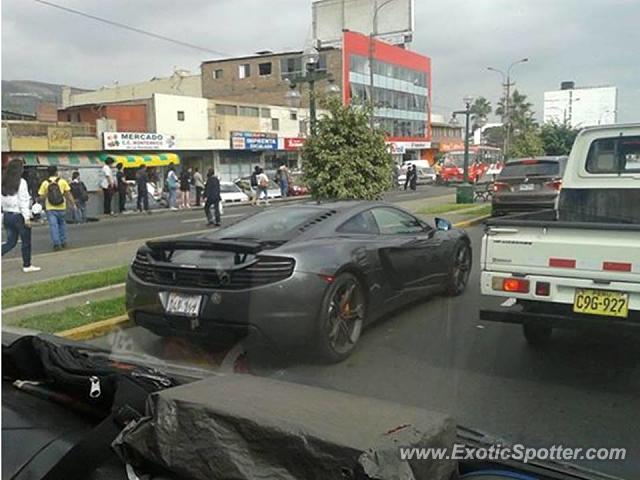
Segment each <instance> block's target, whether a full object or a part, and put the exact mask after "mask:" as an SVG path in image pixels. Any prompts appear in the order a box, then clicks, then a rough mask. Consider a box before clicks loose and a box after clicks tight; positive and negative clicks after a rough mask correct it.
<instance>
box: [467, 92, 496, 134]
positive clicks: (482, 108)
mask: <svg viewBox="0 0 640 480" xmlns="http://www.w3.org/2000/svg"><path fill="white" fill-rule="evenodd" d="M470 110H471V126H472V127H471V128H472V130H476V129H478V128H480V125H479V122H478V120H479V119H480V117H485V118H486V117H488V116H489V115H491V110H492V108H491V102H489V100H487V99H486V98H484V97H478V98H476V99H475V100H474V102H473V105H471V109H470Z"/></svg>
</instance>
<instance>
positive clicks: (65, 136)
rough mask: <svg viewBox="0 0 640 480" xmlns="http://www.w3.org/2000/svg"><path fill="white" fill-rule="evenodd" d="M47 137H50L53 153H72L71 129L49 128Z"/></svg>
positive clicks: (50, 146)
mask: <svg viewBox="0 0 640 480" xmlns="http://www.w3.org/2000/svg"><path fill="white" fill-rule="evenodd" d="M47 136H48V137H49V150H51V151H53V152H56V151H57V152H70V151H71V128H69V127H49V128H48V129H47Z"/></svg>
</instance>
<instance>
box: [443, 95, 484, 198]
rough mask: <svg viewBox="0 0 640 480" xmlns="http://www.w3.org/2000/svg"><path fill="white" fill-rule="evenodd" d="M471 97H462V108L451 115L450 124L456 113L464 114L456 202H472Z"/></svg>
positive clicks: (453, 121) (453, 122)
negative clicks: (459, 175)
mask: <svg viewBox="0 0 640 480" xmlns="http://www.w3.org/2000/svg"><path fill="white" fill-rule="evenodd" d="M472 101H473V98H471V97H465V98H464V107H465V108H464V110H456V111H454V112H453V115H452V117H451V125H456V124H457V120H456V115H464V116H465V121H464V164H463V173H462V184H461V185H459V186H458V188H457V189H456V203H473V185H471V184H470V183H469V137H470V136H471V135H470V132H469V128H470V126H471V121H470V118H471V102H472ZM479 120H480V123H484V122H485V120H486V119H485V118H484V117H483V118H482V119H479Z"/></svg>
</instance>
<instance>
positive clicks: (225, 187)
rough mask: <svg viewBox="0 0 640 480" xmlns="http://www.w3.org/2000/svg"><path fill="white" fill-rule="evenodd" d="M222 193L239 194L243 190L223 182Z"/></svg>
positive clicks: (221, 185)
mask: <svg viewBox="0 0 640 480" xmlns="http://www.w3.org/2000/svg"><path fill="white" fill-rule="evenodd" d="M220 191H221V192H222V193H238V192H240V191H241V190H240V189H239V188H238V186H237V185H235V184H234V183H224V182H223V183H221V184H220Z"/></svg>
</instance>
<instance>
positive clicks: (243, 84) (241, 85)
mask: <svg viewBox="0 0 640 480" xmlns="http://www.w3.org/2000/svg"><path fill="white" fill-rule="evenodd" d="M302 53H303V52H301V51H290V52H283V53H273V52H259V53H257V54H256V55H251V56H246V57H238V58H231V59H224V60H212V61H208V62H204V63H202V65H201V73H200V76H201V78H202V95H203V96H204V97H206V98H212V99H218V100H224V101H229V102H252V103H259V104H265V105H280V106H287V98H286V95H287V93H288V92H289V90H290V88H291V84H290V83H289V81H288V79H291V78H293V77H295V76H298V75H301V74H303V73H304V71H303V67H304V66H303V62H302ZM319 54H320V57H319V60H320V61H319V68H318V70H320V71H325V72H328V73H330V74H331V75H332V77H333V79H334V81H335V83H336V84H337V85H341V83H342V55H341V52H340V50H339V49H334V48H327V49H321V50H320V52H319ZM327 83H328V82H327V81H326V80H323V81H321V82H318V84H317V89H318V91H323V90H324V89H325V88H326V87H327ZM300 93H301V97H302V98H301V106H304V107H308V106H309V96H308V92H307V89H302V91H301V92H300Z"/></svg>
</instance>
